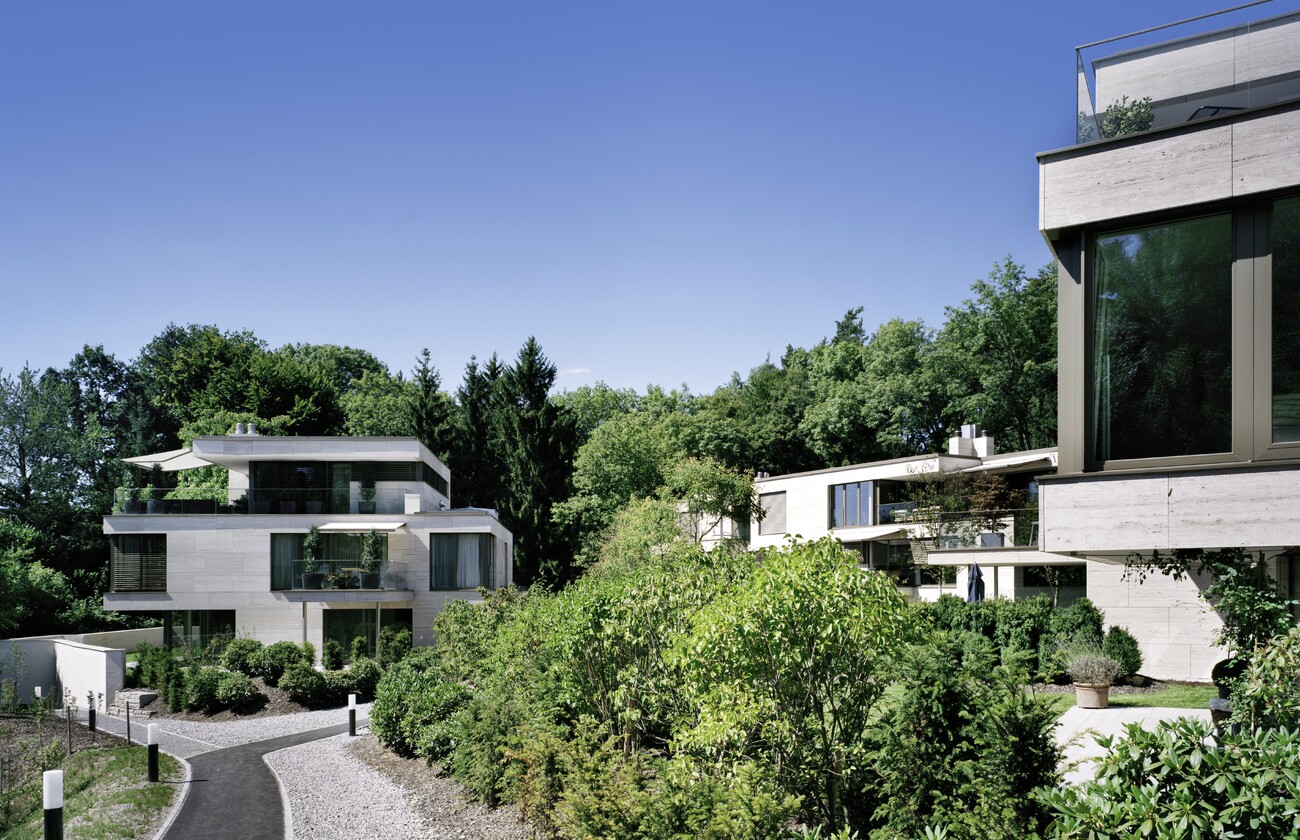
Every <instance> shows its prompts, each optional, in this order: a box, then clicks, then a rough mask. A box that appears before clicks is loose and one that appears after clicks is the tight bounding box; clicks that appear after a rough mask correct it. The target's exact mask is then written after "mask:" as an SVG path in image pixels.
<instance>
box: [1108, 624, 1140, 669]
mask: <svg viewBox="0 0 1300 840" xmlns="http://www.w3.org/2000/svg"><path fill="white" fill-rule="evenodd" d="M1101 649H1102V652H1103V653H1105V654H1106V655H1107V656H1109V657H1110V658H1111V659H1114V660H1115V661H1116V662H1118V663H1119V668H1120V676H1122V677H1123V676H1131V675H1133V674H1136V673H1138V672H1139V671H1141V670H1142V648H1141V647H1139V646H1138V641H1137V639H1135V638H1133V634H1132V633H1130V632H1129V631H1128V630H1126V629H1125V628H1123V627H1112V628H1110V629H1109V630H1107V631H1106V638H1105V640H1103V641H1102V643H1101Z"/></svg>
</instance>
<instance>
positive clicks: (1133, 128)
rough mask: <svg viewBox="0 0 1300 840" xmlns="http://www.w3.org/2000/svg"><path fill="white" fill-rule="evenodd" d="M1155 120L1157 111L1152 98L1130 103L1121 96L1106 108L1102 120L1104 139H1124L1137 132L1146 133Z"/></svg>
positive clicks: (1145, 97)
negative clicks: (1125, 136)
mask: <svg viewBox="0 0 1300 840" xmlns="http://www.w3.org/2000/svg"><path fill="white" fill-rule="evenodd" d="M1154 120H1155V109H1154V108H1153V107H1152V105H1151V97H1149V96H1144V97H1142V98H1141V99H1134V100H1133V101H1131V102H1130V101H1129V98H1128V96H1127V95H1126V96H1121V97H1120V98H1119V99H1118V100H1116V101H1114V102H1112V103H1110V106H1109V107H1107V108H1106V111H1105V116H1103V117H1102V118H1101V136H1102V137H1123V136H1124V135H1125V134H1133V133H1134V132H1137V131H1146V130H1147V129H1148V128H1150V127H1151V123H1152V122H1153V121H1154Z"/></svg>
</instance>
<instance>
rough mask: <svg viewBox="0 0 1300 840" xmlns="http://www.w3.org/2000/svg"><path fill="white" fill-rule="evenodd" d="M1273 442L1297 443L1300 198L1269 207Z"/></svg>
mask: <svg viewBox="0 0 1300 840" xmlns="http://www.w3.org/2000/svg"><path fill="white" fill-rule="evenodd" d="M1272 233H1273V237H1272V242H1273V442H1274V443H1284V442H1290V441H1300V198H1287V199H1283V200H1281V201H1277V202H1274V203H1273V224H1272Z"/></svg>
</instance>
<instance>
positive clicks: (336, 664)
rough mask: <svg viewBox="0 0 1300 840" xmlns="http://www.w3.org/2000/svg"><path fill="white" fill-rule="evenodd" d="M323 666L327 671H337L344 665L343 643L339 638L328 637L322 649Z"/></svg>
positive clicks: (321, 661) (321, 659) (321, 660)
mask: <svg viewBox="0 0 1300 840" xmlns="http://www.w3.org/2000/svg"><path fill="white" fill-rule="evenodd" d="M320 664H321V667H322V668H324V669H325V670H326V671H337V670H339V669H340V668H342V667H343V645H342V644H340V643H339V641H338V640H337V639H327V640H326V641H325V647H324V648H323V649H322V650H321V657H320Z"/></svg>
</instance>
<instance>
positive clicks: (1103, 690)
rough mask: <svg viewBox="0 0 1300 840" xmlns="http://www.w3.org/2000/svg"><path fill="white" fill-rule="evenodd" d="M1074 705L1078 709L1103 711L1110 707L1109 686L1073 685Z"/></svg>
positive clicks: (1099, 684) (1100, 684) (1101, 684)
mask: <svg viewBox="0 0 1300 840" xmlns="http://www.w3.org/2000/svg"><path fill="white" fill-rule="evenodd" d="M1074 704H1075V705H1076V706H1078V707H1079V708H1080V709H1105V708H1107V707H1109V706H1110V686H1109V685H1108V684H1106V683H1097V684H1089V683H1075V684H1074Z"/></svg>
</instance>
